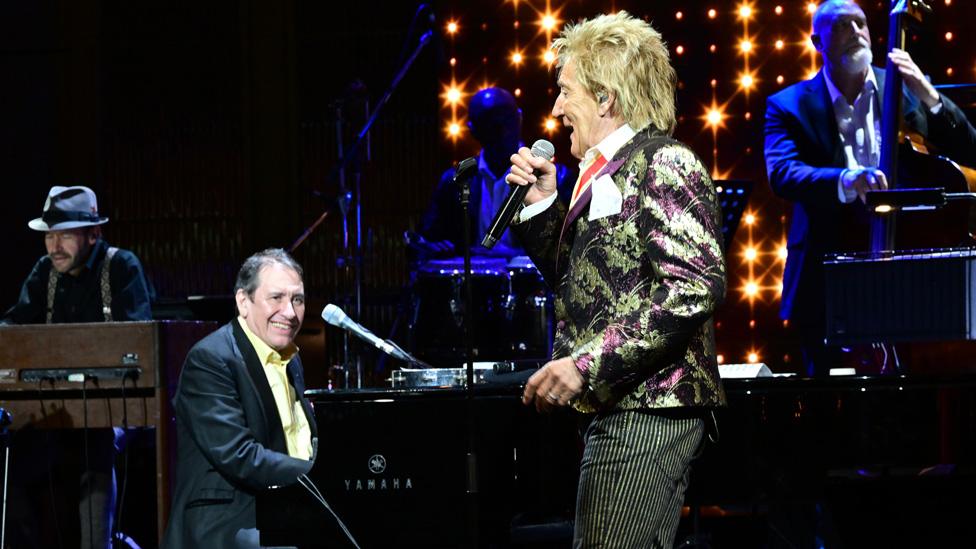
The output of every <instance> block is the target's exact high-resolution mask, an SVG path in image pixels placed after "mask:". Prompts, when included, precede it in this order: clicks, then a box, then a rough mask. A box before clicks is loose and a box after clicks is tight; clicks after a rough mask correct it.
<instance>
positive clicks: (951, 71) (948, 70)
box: [946, 67, 955, 76]
mask: <svg viewBox="0 0 976 549" xmlns="http://www.w3.org/2000/svg"><path fill="white" fill-rule="evenodd" d="M953 72H955V71H953V70H952V67H949V68H948V69H946V76H952V73H953Z"/></svg>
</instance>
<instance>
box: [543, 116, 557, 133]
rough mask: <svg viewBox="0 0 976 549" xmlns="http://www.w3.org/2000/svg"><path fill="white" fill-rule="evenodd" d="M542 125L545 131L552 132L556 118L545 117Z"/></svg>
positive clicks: (554, 128)
mask: <svg viewBox="0 0 976 549" xmlns="http://www.w3.org/2000/svg"><path fill="white" fill-rule="evenodd" d="M542 127H543V129H545V130H546V131H547V132H549V133H552V132H553V131H555V130H556V120H555V119H554V118H546V121H545V122H543V124H542Z"/></svg>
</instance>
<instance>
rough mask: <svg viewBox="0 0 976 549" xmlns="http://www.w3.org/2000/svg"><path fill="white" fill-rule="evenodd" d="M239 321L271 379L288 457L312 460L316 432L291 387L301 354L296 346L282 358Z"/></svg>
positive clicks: (269, 380) (240, 319) (243, 322)
mask: <svg viewBox="0 0 976 549" xmlns="http://www.w3.org/2000/svg"><path fill="white" fill-rule="evenodd" d="M237 321H238V322H239V323H240V325H241V328H243V329H244V334H245V335H246V336H247V339H248V341H250V342H251V346H252V347H254V352H256V353H257V355H258V359H259V360H261V365H262V366H263V367H264V374H265V375H266V376H268V384H270V385H271V393H272V394H273V395H274V399H275V404H276V405H277V406H278V415H279V416H280V417H281V428H282V429H283V430H284V431H285V442H286V443H287V444H288V455H289V456H291V457H294V458H298V459H311V458H312V429H311V428H310V427H309V425H308V418H307V417H305V410H303V409H302V404H301V402H300V401H299V400H298V399H297V398H295V389H294V388H292V386H291V383H288V372H287V366H288V361H289V360H291V359H292V357H294V356H295V354H297V353H298V347H296V346H295V345H294V344H292V345H291V346H290V347H289V348H288V349H287V350H286V351H285V354H284V355H282V354H281V353H279V352H278V351H276V350H274V349H272V348H271V347H270V346H269V345H268V344H267V343H265V342H263V341H261V339H260V338H258V336H256V335H254V332H252V331H251V330H250V329H249V328H248V327H247V322H245V321H244V319H243V318H241V317H237Z"/></svg>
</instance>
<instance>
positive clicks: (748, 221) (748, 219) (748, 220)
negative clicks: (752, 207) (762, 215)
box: [742, 213, 756, 225]
mask: <svg viewBox="0 0 976 549" xmlns="http://www.w3.org/2000/svg"><path fill="white" fill-rule="evenodd" d="M742 220H743V221H745V223H746V225H752V224H753V223H755V222H756V216H755V215H753V214H751V213H750V214H746V216H745V217H744V218H743V219H742Z"/></svg>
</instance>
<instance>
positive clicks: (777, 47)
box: [776, 40, 786, 50]
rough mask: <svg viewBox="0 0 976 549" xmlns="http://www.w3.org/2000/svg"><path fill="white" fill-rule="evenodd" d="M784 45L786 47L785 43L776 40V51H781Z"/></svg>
mask: <svg viewBox="0 0 976 549" xmlns="http://www.w3.org/2000/svg"><path fill="white" fill-rule="evenodd" d="M785 45H786V43H785V42H783V41H782V40H777V41H776V49H778V50H781V49H783V46H785Z"/></svg>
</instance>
